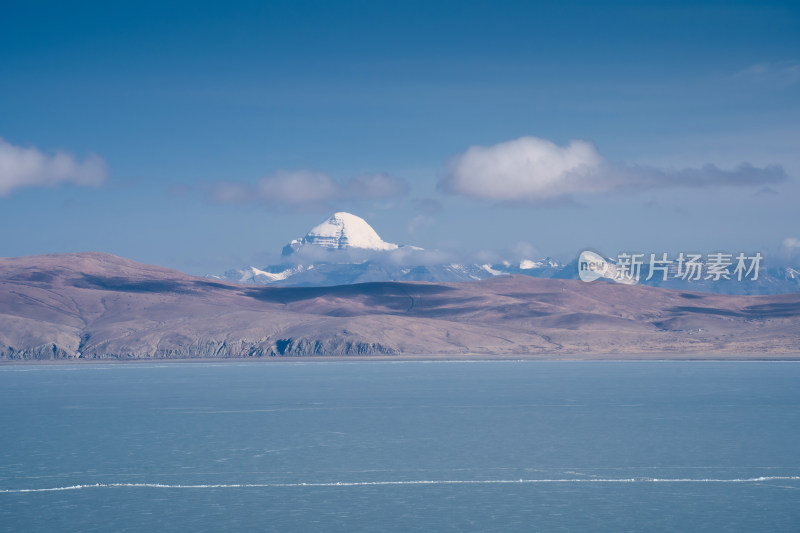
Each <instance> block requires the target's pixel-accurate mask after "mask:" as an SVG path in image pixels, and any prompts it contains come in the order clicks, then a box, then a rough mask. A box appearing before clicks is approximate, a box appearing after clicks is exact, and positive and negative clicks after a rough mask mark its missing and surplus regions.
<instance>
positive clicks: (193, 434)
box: [0, 360, 800, 532]
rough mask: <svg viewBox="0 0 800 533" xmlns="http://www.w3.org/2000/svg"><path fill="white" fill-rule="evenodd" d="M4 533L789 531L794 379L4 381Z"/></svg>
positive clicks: (147, 377)
mask: <svg viewBox="0 0 800 533" xmlns="http://www.w3.org/2000/svg"><path fill="white" fill-rule="evenodd" d="M0 402H2V403H1V405H2V411H0V424H1V425H0V427H1V428H2V430H0V531H220V530H233V531H248V530H252V531H303V532H306V531H375V530H380V531H587V530H595V531H598V530H601V531H602V530H606V531H690V530H691V531H701V530H708V531H723V530H724V531H797V530H798V529H800V363H790V362H786V363H781V362H729V363H726V362H644V361H643V362H538V361H471V362H467V361H458V362H448V361H430V362H425V361H347V360H332V361H329V362H317V361H314V362H305V361H302V360H287V361H264V362H254V363H237V362H227V363H226V362H222V363H217V362H214V363H158V364H156V363H152V364H151V363H135V364H62V365H3V366H0Z"/></svg>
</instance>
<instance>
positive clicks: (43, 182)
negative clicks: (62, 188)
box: [0, 138, 107, 197]
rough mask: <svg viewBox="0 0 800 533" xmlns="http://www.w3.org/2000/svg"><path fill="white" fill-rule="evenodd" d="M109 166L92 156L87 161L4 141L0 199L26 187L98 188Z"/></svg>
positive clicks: (0, 145) (0, 160)
mask: <svg viewBox="0 0 800 533" xmlns="http://www.w3.org/2000/svg"><path fill="white" fill-rule="evenodd" d="M106 174H107V171H106V164H105V162H104V161H103V159H102V158H100V157H99V156H96V155H93V154H90V155H87V156H86V157H85V158H84V160H83V161H78V160H77V159H76V158H75V157H74V156H73V155H71V154H69V153H67V152H63V151H56V152H53V153H51V154H47V153H44V152H42V151H41V150H39V149H38V148H34V147H31V148H22V147H20V146H14V145H12V144H9V143H8V142H6V141H5V140H4V139H2V138H0V197H2V196H8V195H9V194H11V192H13V191H14V190H16V189H21V188H23V187H55V186H56V185H60V184H63V183H71V184H73V185H80V186H98V185H101V184H102V183H103V182H104V181H105V179H106Z"/></svg>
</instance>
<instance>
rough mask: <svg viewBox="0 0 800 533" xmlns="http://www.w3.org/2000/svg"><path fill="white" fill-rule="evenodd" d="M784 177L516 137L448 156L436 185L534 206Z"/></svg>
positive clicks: (777, 170)
mask: <svg viewBox="0 0 800 533" xmlns="http://www.w3.org/2000/svg"><path fill="white" fill-rule="evenodd" d="M784 179H786V172H785V171H784V170H783V168H782V167H779V166H769V167H764V168H757V167H754V166H752V165H750V164H747V163H743V164H741V165H740V166H739V167H737V168H736V169H734V170H722V169H720V168H718V167H716V166H714V165H705V166H703V167H701V168H687V169H681V170H663V169H659V168H655V167H649V166H641V165H629V164H625V163H614V162H611V161H608V160H607V159H605V158H604V157H603V156H602V155H600V153H599V152H598V151H597V149H596V148H595V146H594V145H593V144H592V143H589V142H587V141H581V140H574V141H571V142H570V143H569V144H567V145H566V146H563V147H562V146H558V145H557V144H555V143H553V142H551V141H549V140H547V139H540V138H538V137H521V138H519V139H516V140H513V141H508V142H503V143H500V144H496V145H494V146H473V147H471V148H469V149H468V150H467V151H466V152H464V153H463V154H460V155H457V156H455V157H453V158H452V159H451V160H450V162H449V163H448V166H447V170H446V172H445V175H444V177H443V178H442V180H441V181H440V183H439V186H440V188H441V189H442V190H444V191H445V192H448V193H451V194H458V195H462V196H468V197H472V198H480V199H485V200H493V201H498V202H520V203H530V204H536V203H544V202H549V201H553V200H565V199H568V198H569V197H570V196H572V195H574V194H595V193H602V192H608V191H615V190H623V189H628V190H635V189H651V188H663V187H707V186H722V185H764V184H767V183H775V182H778V181H782V180H784Z"/></svg>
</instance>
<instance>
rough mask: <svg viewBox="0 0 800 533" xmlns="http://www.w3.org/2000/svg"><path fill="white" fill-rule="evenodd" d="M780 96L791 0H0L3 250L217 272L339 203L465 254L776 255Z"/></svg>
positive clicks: (799, 131)
mask: <svg viewBox="0 0 800 533" xmlns="http://www.w3.org/2000/svg"><path fill="white" fill-rule="evenodd" d="M798 97H800V5H798V4H797V3H789V2H787V3H769V2H768V3H755V2H742V3H737V2H712V3H698V2H691V3H680V2H663V3H658V2H625V3H599V2H587V3H569V4H566V3H560V2H553V3H536V2H464V1H462V2H431V1H428V2H396V3H395V2H392V3H389V2H375V1H372V2H298V1H295V2H252V3H248V2H227V3H223V2H218V3H211V2H202V1H194V2H185V3H182V2H144V1H139V2H97V3H90V2H70V3H63V2H60V3H55V2H53V3H50V2H29V1H25V2H15V1H6V2H4V3H3V4H2V6H0V138H2V139H3V141H2V143H0V226H1V227H2V228H3V229H2V232H0V255H3V256H19V255H28V254H37V253H53V252H74V251H85V250H101V251H108V252H111V253H115V254H118V255H122V256H125V257H129V258H131V259H135V260H139V261H143V262H148V263H155V264H161V265H165V266H170V267H174V268H178V269H181V270H184V271H187V272H190V273H195V274H206V273H217V272H220V271H222V270H225V269H227V268H232V267H238V266H244V265H247V264H255V265H258V266H263V265H264V264H267V262H269V261H270V260H271V259H272V257H271V256H274V255H275V254H277V253H278V252H279V251H280V248H281V247H282V246H283V244H285V243H286V242H287V241H288V240H290V239H292V238H295V237H299V236H301V235H302V234H304V233H305V231H307V230H308V229H309V228H310V227H311V226H313V225H316V224H317V223H319V222H321V221H322V220H323V219H325V218H326V217H327V216H328V215H329V214H330V213H332V212H334V211H340V210H344V211H350V212H352V213H355V214H358V215H360V216H362V217H364V218H366V219H367V220H368V221H369V222H370V223H371V224H372V225H373V227H374V228H375V229H376V230H377V231H378V232H379V233H380V234H381V236H382V237H383V238H384V239H385V240H389V241H392V242H399V243H407V244H415V245H418V246H423V247H425V248H430V249H438V250H444V251H446V252H449V253H452V254H453V255H454V256H461V257H465V258H467V257H478V258H481V257H483V258H486V257H501V256H504V255H513V254H515V253H519V250H526V252H525V253H539V254H541V255H555V256H559V257H562V258H565V259H566V258H569V257H571V256H574V255H576V254H577V252H578V251H580V250H581V249H583V248H586V247H590V248H593V249H597V250H600V251H603V252H605V253H607V254H615V253H617V252H618V251H621V250H628V251H646V252H650V251H652V252H661V251H664V252H671V251H674V252H677V251H684V250H695V251H702V252H711V251H716V250H727V251H730V252H739V251H748V252H749V251H762V252H763V253H765V255H766V256H767V258H768V260H769V259H770V258H776V259H775V260H777V258H779V257H780V256H781V254H792V253H796V252H797V251H798V250H796V248H798V246H797V244H798V243H800V241H798V240H791V239H797V238H798V237H800V210H799V209H798V208H797V204H798V200H800V185H798V176H800V150H799V149H798V148H800V126H798V124H800V120H799V119H800V98H798ZM531 161H534V163H531ZM742 164H745V166H741V165H742ZM709 165H712V166H709ZM787 239H789V240H787ZM782 243H784V244H782ZM514 250H516V251H514Z"/></svg>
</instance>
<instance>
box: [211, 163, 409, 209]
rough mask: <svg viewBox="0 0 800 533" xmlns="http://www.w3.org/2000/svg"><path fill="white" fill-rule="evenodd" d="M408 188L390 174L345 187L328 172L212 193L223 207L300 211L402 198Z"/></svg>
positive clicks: (232, 185)
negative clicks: (337, 203)
mask: <svg viewBox="0 0 800 533" xmlns="http://www.w3.org/2000/svg"><path fill="white" fill-rule="evenodd" d="M407 192H408V184H407V183H406V182H405V180H403V179H401V178H396V177H393V176H390V175H388V174H382V173H379V174H363V175H359V176H356V177H354V178H351V179H350V180H348V181H347V182H345V183H344V184H342V183H340V182H337V181H336V180H334V179H333V178H331V177H330V176H329V175H328V174H326V173H324V172H319V171H314V170H282V171H279V172H276V173H274V174H270V175H269V176H266V177H264V178H261V179H260V180H259V181H258V182H257V183H256V184H255V186H253V185H251V184H248V183H245V182H233V181H219V182H216V183H214V184H212V186H211V189H210V191H209V197H210V199H211V200H213V201H215V202H219V203H232V204H239V203H263V204H267V205H276V206H286V207H300V206H309V205H311V206H313V205H318V206H320V205H325V204H326V203H328V202H330V201H336V200H374V199H379V198H390V197H396V196H401V195H403V194H406V193H407Z"/></svg>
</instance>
